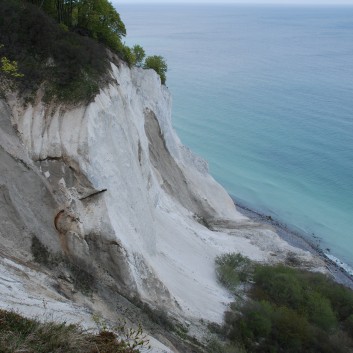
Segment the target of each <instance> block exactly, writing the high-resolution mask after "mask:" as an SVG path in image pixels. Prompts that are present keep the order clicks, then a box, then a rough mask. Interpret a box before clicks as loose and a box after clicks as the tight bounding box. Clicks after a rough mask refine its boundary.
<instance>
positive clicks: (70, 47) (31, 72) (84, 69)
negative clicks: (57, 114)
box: [0, 0, 132, 102]
mask: <svg viewBox="0 0 353 353" xmlns="http://www.w3.org/2000/svg"><path fill="white" fill-rule="evenodd" d="M0 14H1V17H0V44H1V45H2V47H1V48H0V57H6V58H8V59H10V60H11V61H15V62H17V64H18V72H19V73H21V77H16V80H15V81H16V82H15V84H16V88H17V89H18V90H19V91H20V93H21V94H22V95H23V96H25V97H26V96H27V97H28V96H31V94H33V92H36V91H37V90H38V88H39V87H40V86H41V85H42V84H43V83H45V92H46V95H45V98H46V99H52V98H53V97H56V98H57V99H58V100H61V101H68V102H77V101H89V100H90V99H91V98H92V97H93V96H94V95H95V94H96V93H97V92H98V91H99V87H100V86H101V85H102V84H104V83H105V82H107V80H108V77H109V75H108V71H109V68H110V65H109V60H108V51H107V50H106V48H109V49H110V50H111V51H112V52H113V53H115V54H117V56H118V57H119V58H120V59H122V60H124V61H126V62H127V63H128V64H131V63H132V62H131V50H130V49H129V48H128V47H126V46H125V45H124V44H122V42H121V38H122V36H124V35H125V33H126V31H125V26H124V24H123V22H122V21H121V20H120V16H119V14H118V13H117V12H116V10H115V9H114V7H113V6H112V5H111V4H110V3H109V1H107V0H80V1H73V0H71V1H63V0H48V1H44V2H43V1H38V0H31V1H25V0H0ZM110 57H111V55H110ZM0 75H1V82H2V83H3V85H2V86H3V87H1V89H2V90H4V89H8V85H7V86H6V85H4V83H5V82H7V83H9V81H11V84H14V82H13V81H14V80H13V79H12V78H11V77H10V78H9V76H8V75H7V76H6V74H5V73H4V72H2V70H0ZM5 86H6V87H5Z"/></svg>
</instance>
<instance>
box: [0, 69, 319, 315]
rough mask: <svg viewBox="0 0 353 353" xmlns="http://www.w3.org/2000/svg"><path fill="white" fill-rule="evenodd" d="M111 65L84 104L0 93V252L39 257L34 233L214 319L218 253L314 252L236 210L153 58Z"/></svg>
mask: <svg viewBox="0 0 353 353" xmlns="http://www.w3.org/2000/svg"><path fill="white" fill-rule="evenodd" d="M112 76H113V78H114V81H115V83H113V84H110V85H109V86H108V87H106V88H104V89H102V90H101V92H100V94H99V95H97V96H96V97H95V99H94V101H93V102H91V103H90V104H88V105H87V106H80V107H76V108H68V107H65V106H54V105H51V106H48V105H46V104H44V103H43V102H42V101H41V99H40V96H39V95H38V97H37V99H36V102H35V103H34V104H32V105H28V106H27V107H26V108H23V106H22V105H21V104H20V101H19V100H17V99H16V97H15V96H13V97H8V99H7V102H6V103H5V101H2V102H1V107H0V112H1V114H0V121H1V126H0V144H1V148H0V166H1V175H0V191H1V193H0V211H1V218H0V220H1V222H2V224H4V226H3V227H2V228H1V229H0V237H1V240H2V241H1V246H0V251H1V253H2V255H3V258H6V257H10V256H11V259H12V260H11V261H22V262H25V263H28V262H31V259H32V258H31V251H30V248H31V239H32V238H33V236H36V237H37V238H38V239H39V240H40V241H41V242H42V243H43V244H45V245H46V246H47V247H48V248H49V249H50V250H51V251H53V252H60V253H63V254H65V255H66V256H68V257H70V258H73V259H76V260H77V261H79V263H80V264H82V266H84V267H86V268H89V269H90V271H92V273H94V275H95V277H96V278H98V280H99V282H100V283H101V284H102V286H103V285H107V286H109V287H110V288H115V290H116V291H118V292H119V293H122V294H124V295H126V296H127V297H134V296H137V297H138V298H140V299H141V300H142V301H144V302H147V303H149V304H150V305H152V306H153V307H159V308H162V309H164V310H167V311H168V312H169V313H172V314H173V315H175V316H178V317H184V318H187V319H188V320H198V319H206V320H210V321H215V322H221V321H222V317H223V313H224V311H225V309H226V307H227V305H228V304H229V302H230V301H231V300H232V297H231V296H230V295H229V293H228V292H227V291H226V290H225V289H224V288H222V287H221V286H220V284H219V283H218V282H217V279H216V274H215V268H214V260H215V257H216V256H217V255H219V254H222V253H225V252H241V253H242V254H244V255H246V256H248V257H250V258H252V259H254V260H257V261H264V262H270V261H280V260H284V259H285V258H286V257H287V256H288V255H289V254H291V256H293V254H295V256H297V257H299V258H300V261H302V262H303V263H306V262H311V263H314V262H315V261H316V260H315V259H314V258H313V257H312V256H311V255H310V254H309V253H308V252H304V251H301V250H298V249H296V248H293V247H291V246H289V245H288V244H287V243H285V242H284V241H282V240H281V239H280V238H279V237H278V236H277V235H276V234H275V233H274V231H273V230H272V229H271V228H266V227H264V226H259V225H257V224H254V223H252V222H251V221H249V220H248V219H247V218H246V217H244V216H243V215H242V214H240V213H239V212H237V210H236V209H235V206H234V204H233V201H232V200H231V198H230V197H229V196H228V194H227V193H226V192H225V190H224V189H223V188H222V187H221V186H220V185H218V184H217V183H216V182H215V181H214V180H213V178H212V177H211V176H210V175H209V174H208V172H207V164H206V163H205V162H204V161H203V160H201V159H200V158H199V157H197V156H195V155H194V154H192V153H191V152H190V151H189V150H188V149H187V148H186V147H184V146H183V145H182V144H181V142H180V140H179V138H178V137H177V136H176V134H175V132H174V130H173V128H172V123H171V96H170V93H169V91H168V89H167V88H166V87H165V86H163V85H161V84H160V79H159V76H158V75H157V74H156V73H155V72H154V71H153V70H143V69H139V68H133V69H129V68H128V67H127V66H126V65H125V64H124V63H120V65H119V67H118V66H115V65H113V64H112ZM3 265H4V266H5V265H6V264H4V263H3ZM316 265H317V266H319V265H321V264H320V263H317V264H316ZM28 276H30V275H28ZM23 286H24V287H26V283H25V281H24V284H23ZM28 290H29V291H30V290H32V291H33V288H32V289H28ZM43 295H49V294H48V293H47V294H43ZM21 298H22V299H21V301H26V296H25V295H23V296H22V297H21ZM16 300H17V301H19V299H13V303H12V304H13V305H15V304H16ZM0 305H1V306H2V307H4V306H7V305H9V303H8V301H7V302H6V301H5V299H4V298H3V299H0Z"/></svg>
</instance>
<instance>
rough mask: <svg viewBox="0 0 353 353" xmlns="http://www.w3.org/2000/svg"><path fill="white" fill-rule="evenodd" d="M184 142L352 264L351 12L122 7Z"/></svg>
mask: <svg viewBox="0 0 353 353" xmlns="http://www.w3.org/2000/svg"><path fill="white" fill-rule="evenodd" d="M118 11H119V12H120V14H121V16H122V19H123V21H124V22H125V24H126V26H127V30H128V36H127V38H126V42H127V44H129V45H132V44H141V45H142V46H143V47H144V48H145V49H146V51H147V54H148V55H153V54H160V55H162V56H164V57H165V58H166V60H167V63H168V67H169V69H168V78H167V85H168V87H169V88H170V90H171V92H172V94H173V104H174V106H173V123H174V127H175V129H176V130H177V132H178V134H179V136H180V138H181V139H182V141H183V143H184V144H186V145H187V146H189V147H190V148H191V149H192V150H194V151H195V152H196V153H198V154H199V155H201V156H203V157H204V158H205V159H206V160H208V162H209V164H210V172H211V174H212V175H213V176H214V177H215V179H217V180H218V181H219V182H220V183H221V184H222V185H223V186H224V187H225V188H226V189H227V191H228V192H229V193H230V194H232V195H234V196H235V197H236V199H238V200H239V201H240V202H241V203H242V204H244V205H246V206H248V207H250V208H252V209H255V210H257V211H260V212H262V213H265V214H268V215H271V216H272V217H274V218H276V219H277V220H280V221H282V222H284V223H286V224H288V225H289V226H291V227H292V228H294V229H295V230H298V231H301V232H304V233H306V234H308V235H309V236H312V235H313V234H315V235H316V236H319V237H320V238H321V239H322V243H321V246H322V247H323V248H324V249H325V248H330V249H331V254H332V255H334V256H336V257H338V258H340V259H341V260H343V261H344V262H346V263H348V264H350V265H351V266H353V7H351V8H349V7H348V8H344V7H337V8H336V7H316V8H314V7H305V8H304V7H302V8H301V7H244V6H243V7H241V6H195V5H193V6H191V5H189V6H181V5H179V6H176V5H169V6H168V5H148V6H147V5H138V6H136V5H124V6H120V7H118Z"/></svg>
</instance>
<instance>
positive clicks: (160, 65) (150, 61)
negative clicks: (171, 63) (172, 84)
mask: <svg viewBox="0 0 353 353" xmlns="http://www.w3.org/2000/svg"><path fill="white" fill-rule="evenodd" d="M143 67H144V68H145V69H153V70H154V71H156V72H157V74H158V75H159V76H160V78H161V82H162V85H164V84H165V82H166V80H167V76H166V72H167V69H168V66H167V63H166V62H165V60H164V58H163V57H162V56H159V55H154V56H148V57H147V58H146V60H145V64H144V66H143Z"/></svg>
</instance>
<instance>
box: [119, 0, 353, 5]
mask: <svg viewBox="0 0 353 353" xmlns="http://www.w3.org/2000/svg"><path fill="white" fill-rule="evenodd" d="M112 2H113V3H114V4H115V5H119V4H132V3H143V4H149V3H163V4H168V3H171V4H172V3H188V4H190V3H191V2H192V3H195V4H196V3H197V4H202V3H213V4H220V3H227V4H239V3H241V4H282V5H292V4H294V5H314V4H318V5H337V4H342V5H353V0H112Z"/></svg>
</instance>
